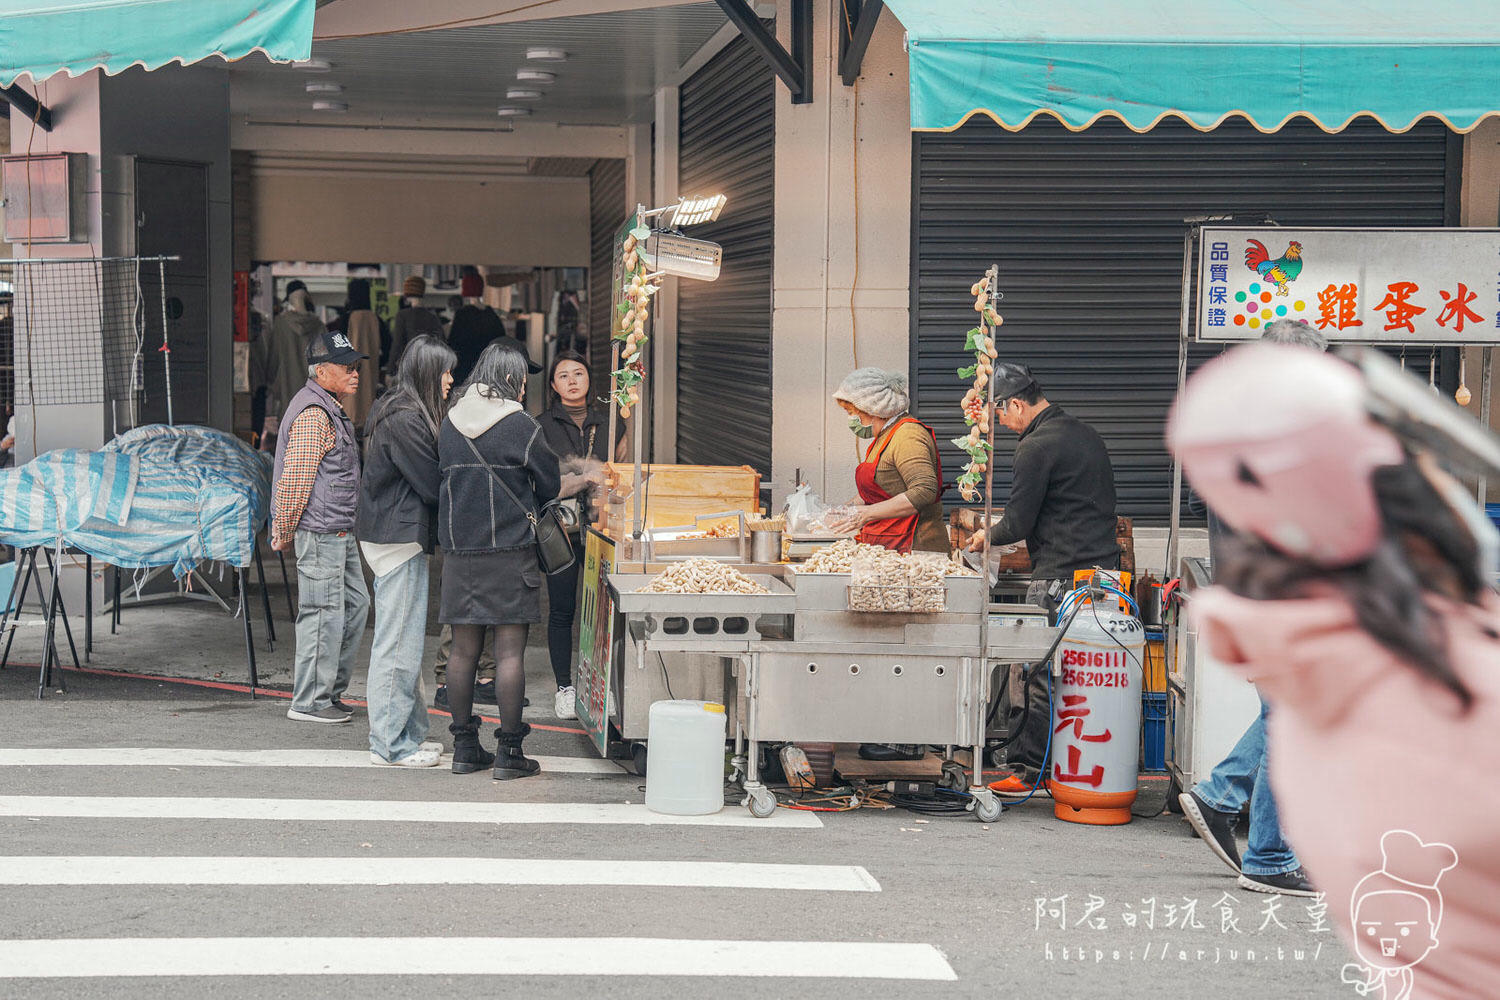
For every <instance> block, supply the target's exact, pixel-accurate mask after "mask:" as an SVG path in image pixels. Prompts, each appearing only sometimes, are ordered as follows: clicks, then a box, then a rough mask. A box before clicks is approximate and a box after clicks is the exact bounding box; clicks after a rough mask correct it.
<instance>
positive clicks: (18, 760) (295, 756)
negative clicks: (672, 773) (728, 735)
mask: <svg viewBox="0 0 1500 1000" xmlns="http://www.w3.org/2000/svg"><path fill="white" fill-rule="evenodd" d="M532 757H533V759H534V760H536V761H539V762H540V763H541V765H542V773H543V774H546V773H548V772H549V771H550V772H552V773H553V774H625V773H626V772H625V769H624V768H622V767H621V766H620V765H618V764H615V763H613V762H611V761H607V760H600V759H598V758H595V757H545V756H540V755H535V754H533V755H532ZM443 760H444V761H445V762H446V761H448V760H449V756H448V755H447V754H445V755H444V757H443ZM381 766H382V765H379V764H371V763H370V752H369V751H368V750H187V749H183V750H179V749H176V748H174V747H91V748H85V749H78V748H67V749H47V748H39V749H31V748H14V749H7V748H0V767H381ZM390 770H397V768H390ZM399 770H403V771H430V772H432V773H434V774H438V773H446V772H447V770H448V769H447V767H446V766H445V765H443V764H440V765H438V766H437V767H419V768H400V769H399Z"/></svg>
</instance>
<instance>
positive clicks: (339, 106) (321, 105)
mask: <svg viewBox="0 0 1500 1000" xmlns="http://www.w3.org/2000/svg"><path fill="white" fill-rule="evenodd" d="M313 110H314V111H348V110H349V105H348V103H346V102H344V101H313Z"/></svg>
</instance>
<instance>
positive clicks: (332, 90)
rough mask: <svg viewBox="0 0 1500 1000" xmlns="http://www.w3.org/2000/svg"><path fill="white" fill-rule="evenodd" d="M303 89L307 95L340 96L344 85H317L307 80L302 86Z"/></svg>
mask: <svg viewBox="0 0 1500 1000" xmlns="http://www.w3.org/2000/svg"><path fill="white" fill-rule="evenodd" d="M303 89H304V90H306V91H307V92H308V93H309V94H342V93H343V92H344V85H343V84H342V83H317V82H315V81H312V80H309V81H307V83H306V84H304V85H303Z"/></svg>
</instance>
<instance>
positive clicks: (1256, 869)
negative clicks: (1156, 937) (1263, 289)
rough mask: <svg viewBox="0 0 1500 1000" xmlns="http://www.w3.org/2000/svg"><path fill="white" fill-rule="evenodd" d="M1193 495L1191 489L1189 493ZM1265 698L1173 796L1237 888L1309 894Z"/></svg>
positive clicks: (1215, 532) (1316, 336) (1294, 334)
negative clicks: (1283, 798) (1278, 785)
mask: <svg viewBox="0 0 1500 1000" xmlns="http://www.w3.org/2000/svg"><path fill="white" fill-rule="evenodd" d="M1260 339H1261V341H1262V342H1264V343H1271V344H1286V345H1289V346H1294V347H1304V348H1310V349H1312V350H1314V351H1324V350H1327V349H1328V341H1326V340H1324V339H1323V335H1322V334H1320V333H1318V331H1316V330H1314V329H1313V328H1312V327H1311V326H1309V325H1308V324H1307V323H1306V322H1304V321H1302V320H1290V319H1279V320H1277V321H1276V322H1274V323H1271V324H1269V325H1267V327H1266V329H1265V332H1264V333H1262V334H1261V338H1260ZM1193 496H1194V499H1195V500H1196V499H1197V495H1196V493H1194V494H1193ZM1204 512H1205V513H1206V514H1207V516H1208V555H1209V560H1208V561H1209V565H1210V566H1211V567H1213V568H1214V569H1215V571H1217V568H1218V565H1219V560H1220V555H1221V554H1220V552H1219V549H1220V546H1221V545H1222V543H1223V541H1224V539H1225V538H1226V537H1227V535H1228V531H1229V529H1228V528H1227V527H1225V525H1224V523H1223V522H1222V521H1220V520H1219V518H1218V516H1217V515H1216V514H1215V513H1214V512H1213V510H1212V508H1206V509H1205V511H1204ZM1268 712H1269V709H1268V707H1267V705H1266V700H1265V699H1264V698H1262V699H1261V700H1260V714H1258V715H1257V716H1256V717H1255V721H1254V722H1252V723H1250V725H1249V727H1248V728H1247V729H1246V730H1245V732H1244V735H1242V736H1241V737H1240V738H1239V741H1238V742H1237V743H1236V744H1235V745H1234V749H1233V750H1231V751H1230V752H1229V755H1228V756H1227V757H1225V758H1224V759H1223V760H1221V761H1219V763H1218V764H1217V765H1215V767H1214V769H1213V770H1212V771H1211V772H1210V773H1209V775H1208V777H1206V778H1204V779H1203V780H1202V781H1200V782H1198V783H1197V784H1196V785H1194V786H1193V787H1192V788H1191V789H1189V790H1188V791H1185V792H1183V793H1182V794H1181V795H1179V796H1178V797H1177V801H1178V803H1179V804H1180V805H1181V806H1182V811H1183V815H1185V816H1186V817H1187V819H1188V822H1189V824H1191V825H1192V827H1193V830H1194V831H1195V832H1196V833H1197V834H1198V836H1200V837H1202V838H1203V841H1204V843H1206V844H1207V845H1208V847H1209V849H1210V850H1211V851H1213V852H1214V855H1215V856H1216V857H1218V858H1219V860H1220V861H1223V862H1224V863H1225V864H1226V865H1228V866H1229V867H1230V868H1231V869H1232V870H1233V871H1234V872H1235V874H1236V875H1238V876H1239V886H1240V888H1242V889H1249V890H1251V891H1253V892H1272V893H1284V894H1287V895H1293V896H1311V895H1314V894H1315V893H1316V890H1315V889H1314V888H1313V885H1312V883H1311V882H1309V881H1308V878H1307V872H1305V871H1304V870H1303V868H1302V863H1301V862H1300V861H1298V860H1297V854H1296V852H1295V851H1294V850H1292V848H1291V845H1289V844H1288V843H1287V842H1286V838H1285V837H1284V836H1283V835H1282V832H1281V821H1280V817H1279V814H1278V812H1277V809H1276V795H1275V793H1274V792H1273V791H1272V789H1271V776H1270V770H1269V767H1268V765H1267V760H1266V717H1267V714H1268ZM1246 804H1248V805H1249V806H1250V830H1249V836H1248V837H1247V838H1246V840H1247V845H1246V850H1245V854H1244V856H1243V857H1241V855H1240V851H1239V846H1238V845H1237V844H1236V842H1235V838H1234V828H1235V826H1236V825H1237V824H1238V822H1239V818H1240V810H1241V809H1243V808H1244V807H1245V805H1246Z"/></svg>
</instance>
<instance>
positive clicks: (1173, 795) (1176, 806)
mask: <svg viewBox="0 0 1500 1000" xmlns="http://www.w3.org/2000/svg"><path fill="white" fill-rule="evenodd" d="M1181 794H1182V786H1181V785H1179V784H1178V783H1177V779H1176V778H1173V779H1172V780H1171V781H1169V782H1167V812H1169V813H1171V814H1172V815H1174V816H1181V815H1182V803H1180V802H1178V801H1177V796H1179V795H1181Z"/></svg>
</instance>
